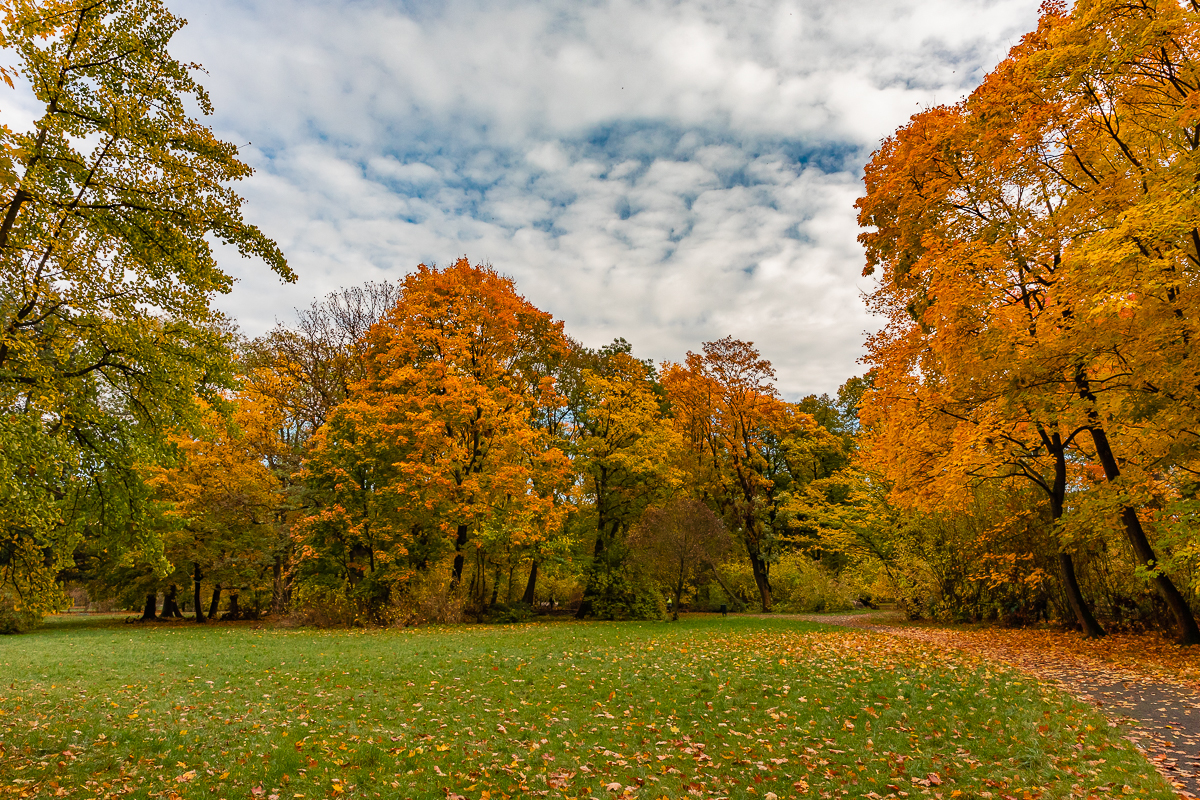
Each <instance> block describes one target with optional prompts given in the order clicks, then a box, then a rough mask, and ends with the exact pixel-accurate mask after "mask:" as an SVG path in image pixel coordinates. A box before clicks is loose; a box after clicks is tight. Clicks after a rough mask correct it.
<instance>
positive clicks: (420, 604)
mask: <svg viewBox="0 0 1200 800" xmlns="http://www.w3.org/2000/svg"><path fill="white" fill-rule="evenodd" d="M452 562H453V558H452V557H451V558H447V559H444V560H442V561H439V562H436V563H433V564H430V565H429V566H428V567H427V568H426V569H425V570H424V571H422V572H419V573H417V574H416V575H415V576H414V577H413V578H411V579H409V581H408V583H406V584H405V585H404V587H403V588H401V589H399V590H398V591H396V593H395V595H396V597H395V600H393V602H392V606H391V608H390V609H389V612H388V617H389V620H388V621H389V622H391V623H393V624H399V625H406V626H407V625H424V624H429V623H453V622H462V620H463V608H464V606H465V605H466V598H465V597H463V593H462V591H461V587H457V588H456V587H455V586H454V585H453V584H452V583H451V580H450V577H451V576H450V566H451V564H452Z"/></svg>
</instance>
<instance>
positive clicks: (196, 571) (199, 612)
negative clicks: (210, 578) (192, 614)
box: [192, 561, 204, 622]
mask: <svg viewBox="0 0 1200 800" xmlns="http://www.w3.org/2000/svg"><path fill="white" fill-rule="evenodd" d="M200 578H201V575H200V564H199V563H198V562H195V561H193V562H192V585H193V587H194V589H195V595H194V600H195V606H196V622H204V609H203V608H201V607H200Z"/></svg>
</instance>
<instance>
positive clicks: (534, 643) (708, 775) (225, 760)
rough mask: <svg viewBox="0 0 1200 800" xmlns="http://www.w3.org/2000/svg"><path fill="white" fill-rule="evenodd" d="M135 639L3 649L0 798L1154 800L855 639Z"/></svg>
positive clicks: (785, 634) (1016, 698)
mask: <svg viewBox="0 0 1200 800" xmlns="http://www.w3.org/2000/svg"><path fill="white" fill-rule="evenodd" d="M137 634H138V635H137V636H134V637H111V642H108V643H109V644H111V645H112V646H111V647H109V648H106V647H104V646H102V645H104V644H105V643H106V641H107V640H106V639H105V637H104V635H103V634H96V635H90V636H89V635H87V634H82V633H76V634H73V635H72V636H66V635H65V634H62V633H57V634H56V633H45V634H39V635H36V636H30V637H23V638H19V639H13V640H7V641H4V642H3V643H0V666H2V667H3V669H4V671H5V674H6V675H11V676H12V677H11V678H10V685H9V686H6V687H4V688H2V689H0V710H3V715H2V716H0V795H4V796H18V797H49V796H76V797H117V796H136V797H164V798H170V797H171V796H172V795H175V796H179V797H200V796H214V797H218V798H220V797H224V798H227V799H228V798H232V797H246V796H251V797H258V796H261V797H263V798H264V799H265V800H272V798H274V800H280V798H304V799H305V800H309V799H311V798H316V797H344V796H363V797H373V796H387V797H409V796H411V797H434V796H438V797H449V796H455V795H458V796H462V797H464V798H470V800H490V799H491V798H505V797H514V796H550V797H561V798H579V797H586V796H589V795H590V796H592V797H634V796H637V797H645V798H660V797H664V796H665V797H689V796H690V797H712V798H716V797H728V798H735V797H736V798H749V797H755V798H768V797H769V796H770V795H774V796H776V797H796V796H811V797H814V798H818V797H819V798H838V797H844V796H853V797H868V798H872V800H874V798H877V797H897V798H899V797H910V796H912V797H924V796H929V797H945V798H965V797H981V798H1022V799H1023V798H1026V797H1030V798H1034V797H1070V796H1079V797H1088V796H1096V797H1099V796H1103V795H1104V794H1106V793H1107V792H1115V793H1125V794H1132V795H1134V796H1148V797H1161V798H1166V797H1171V796H1172V795H1171V792H1170V790H1169V789H1168V788H1167V787H1166V785H1165V784H1164V783H1163V782H1162V780H1161V779H1160V778H1159V777H1158V776H1157V775H1155V774H1154V773H1153V771H1152V770H1151V769H1150V768H1149V767H1148V765H1146V763H1145V761H1144V760H1142V759H1141V758H1140V757H1139V756H1138V755H1137V754H1136V753H1135V752H1133V750H1132V748H1131V747H1130V746H1129V745H1128V744H1127V743H1125V742H1123V741H1121V740H1120V739H1119V738H1118V737H1116V736H1115V735H1113V733H1112V732H1111V731H1110V730H1109V729H1108V728H1107V726H1106V725H1105V724H1104V723H1103V721H1102V720H1101V718H1100V717H1099V716H1097V715H1096V714H1095V712H1094V711H1092V710H1091V709H1088V708H1086V707H1085V706H1083V705H1081V704H1078V703H1075V702H1074V701H1072V700H1070V699H1068V698H1065V697H1062V696H1060V695H1057V694H1054V693H1051V692H1048V691H1047V690H1046V689H1044V688H1043V687H1039V686H1038V685H1037V684H1036V683H1035V682H1032V681H1028V680H1025V679H1023V678H1021V677H1019V676H1017V675H1015V674H1014V673H1012V672H1010V671H1007V670H1004V669H998V668H995V667H992V666H989V665H987V664H985V663H981V662H980V661H979V660H977V659H975V658H973V657H971V656H969V655H965V654H963V653H961V652H959V651H954V650H949V649H935V648H928V647H925V646H923V645H921V644H919V643H914V642H911V641H905V640H901V639H896V638H892V637H886V636H881V635H877V634H873V633H865V632H857V631H841V632H830V631H829V630H828V629H824V630H819V629H816V628H813V627H810V626H802V625H797V624H795V623H784V622H780V621H774V620H738V621H735V620H730V621H728V622H725V623H722V622H719V621H718V622H713V621H688V622H685V623H682V624H678V625H671V624H667V623H645V624H636V623H627V624H556V625H527V626H504V627H483V626H477V627H462V628H447V629H436V630H433V629H429V630H421V631H384V632H368V633H357V632H313V631H299V632H297V631H283V630H278V631H259V632H251V631H249V630H247V629H238V628H226V629H219V628H214V629H209V630H196V629H189V630H186V631H179V632H175V633H171V632H168V631H155V630H153V629H148V630H144V631H138V632H137ZM80 637H82V638H83V639H89V638H90V641H84V642H80V641H78V639H79V638H80ZM125 638H128V639H129V641H124V639H125ZM81 650H86V651H87V652H88V653H89V654H90V656H89V658H88V660H87V661H86V662H84V661H82V660H76V661H72V660H71V658H70V657H69V656H70V654H71V653H72V652H74V653H75V655H79V654H80V651H81ZM185 664H186V665H187V666H185ZM135 665H136V667H137V668H136V669H135V668H134V667H135ZM134 676H136V677H137V678H138V680H137V681H133V680H131V678H133V677H134Z"/></svg>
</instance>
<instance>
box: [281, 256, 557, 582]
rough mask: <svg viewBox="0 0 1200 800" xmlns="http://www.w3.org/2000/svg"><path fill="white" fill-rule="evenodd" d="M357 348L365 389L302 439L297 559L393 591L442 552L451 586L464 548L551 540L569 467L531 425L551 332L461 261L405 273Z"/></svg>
mask: <svg viewBox="0 0 1200 800" xmlns="http://www.w3.org/2000/svg"><path fill="white" fill-rule="evenodd" d="M366 341H367V345H368V348H367V352H368V355H367V360H366V370H367V375H366V378H365V379H364V380H363V381H361V382H360V383H358V384H357V385H355V386H354V387H353V389H352V392H351V395H350V397H349V399H347V401H346V402H344V403H342V404H341V405H340V406H338V407H337V408H336V409H335V410H334V412H333V413H332V414H331V416H330V419H329V422H328V423H327V424H326V425H325V426H324V427H322V428H321V429H320V430H319V431H318V432H317V433H316V435H315V436H314V437H313V439H312V445H311V449H310V455H309V459H308V463H307V465H306V475H307V478H306V480H307V481H308V484H309V486H310V487H311V489H312V490H313V492H314V497H315V498H317V500H318V501H319V506H318V507H316V508H315V509H314V511H313V513H311V515H310V516H309V517H308V519H307V520H306V522H305V523H304V527H303V529H302V534H301V535H302V536H303V537H304V539H305V544H306V545H307V549H306V550H305V551H304V553H305V555H304V557H305V558H307V559H308V560H309V561H310V562H314V563H315V561H316V560H318V559H327V558H329V557H330V554H334V553H339V554H340V555H338V556H337V557H338V558H339V559H340V561H341V563H340V565H339V567H338V568H339V569H340V570H341V572H342V575H343V579H344V580H346V581H350V582H353V575H354V574H355V573H357V574H359V575H374V574H375V572H376V570H377V569H378V568H379V566H380V564H384V563H386V564H389V565H395V569H396V570H398V572H396V573H395V575H394V578H393V579H390V580H392V581H393V582H394V581H395V580H404V579H405V570H411V569H413V568H415V567H423V566H424V565H425V563H426V562H427V561H429V560H430V559H431V558H434V557H436V556H439V555H440V554H441V553H442V552H443V550H442V549H441V546H442V545H443V544H446V545H448V546H449V547H450V548H452V550H453V553H454V563H453V567H452V577H453V580H454V582H455V583H456V584H457V583H459V582H461V581H462V578H463V571H464V566H465V563H466V557H467V553H468V545H469V544H470V543H471V542H472V539H473V538H475V539H476V540H477V543H479V544H482V543H483V541H484V540H483V539H480V538H479V537H481V536H484V534H489V535H494V533H495V532H496V531H502V532H504V533H505V535H506V536H508V537H517V535H518V533H519V534H520V535H521V536H523V537H526V538H528V537H539V536H542V535H544V531H545V530H547V529H554V528H555V527H556V523H555V521H554V517H555V515H557V514H559V513H561V509H559V507H558V505H557V504H556V503H555V502H554V497H553V495H554V492H555V491H561V487H562V485H563V484H564V483H567V484H569V474H570V465H569V462H568V461H567V459H566V456H565V455H564V454H563V453H562V451H561V450H559V449H558V448H557V447H555V445H554V440H553V437H551V436H550V435H549V434H548V433H547V432H546V431H545V430H543V429H541V428H540V427H538V426H536V425H534V424H533V423H532V417H533V416H534V412H535V409H537V408H539V407H542V406H545V405H548V404H551V405H552V404H555V403H557V402H558V400H557V395H556V393H555V390H554V385H553V381H552V380H550V379H549V378H548V377H547V376H546V374H545V369H544V367H543V366H542V365H544V364H545V363H546V362H547V361H550V360H552V359H553V358H554V357H555V354H556V353H560V352H562V351H563V350H565V346H566V341H565V339H564V337H563V336H562V330H561V323H556V322H554V321H553V320H552V319H551V317H550V315H548V314H546V313H544V312H542V311H539V310H538V309H536V308H534V307H533V306H532V305H531V304H529V302H528V301H526V300H525V299H524V298H523V297H521V296H520V295H518V294H517V293H516V290H515V287H514V285H513V282H512V280H511V279H508V278H505V277H503V276H501V275H499V274H498V273H496V272H495V270H493V269H491V268H490V267H486V266H473V265H471V264H470V262H469V261H468V260H467V259H466V258H463V259H460V260H459V261H457V262H455V263H454V264H453V265H451V266H449V267H446V268H444V269H437V268H433V267H428V266H425V265H421V266H419V267H418V269H417V271H416V272H414V273H413V274H411V275H409V276H408V277H407V278H406V279H405V280H404V282H403V284H402V285H401V289H400V294H399V297H398V299H397V302H396V304H395V306H394V307H393V308H392V309H391V310H390V311H389V312H388V314H387V315H386V316H385V317H384V318H383V319H382V320H381V321H380V322H379V323H378V324H377V325H375V326H374V327H373V328H372V329H371V330H370V332H369V333H368V335H367V340H366ZM485 538H486V537H485ZM335 545H336V546H335ZM418 546H422V547H426V548H427V552H426V553H425V554H424V555H422V556H420V557H419V558H418V560H417V561H416V562H415V563H414V562H413V560H412V556H414V555H416V552H415V550H414V548H416V547H418ZM359 554H361V555H359ZM381 590H382V591H384V592H385V593H386V587H381Z"/></svg>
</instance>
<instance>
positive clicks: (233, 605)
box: [221, 591, 242, 619]
mask: <svg viewBox="0 0 1200 800" xmlns="http://www.w3.org/2000/svg"><path fill="white" fill-rule="evenodd" d="M241 618H242V609H241V607H240V606H238V593H237V592H236V591H231V592H230V593H229V610H228V611H226V612H225V616H223V617H221V619H241Z"/></svg>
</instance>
